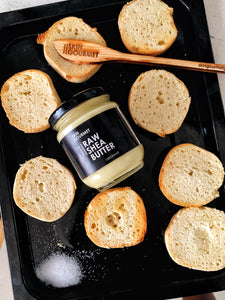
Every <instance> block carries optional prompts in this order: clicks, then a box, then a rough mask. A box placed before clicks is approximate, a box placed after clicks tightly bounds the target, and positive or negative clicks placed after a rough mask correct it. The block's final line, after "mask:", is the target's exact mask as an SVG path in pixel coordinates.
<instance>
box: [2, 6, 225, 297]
mask: <svg viewBox="0 0 225 300" xmlns="http://www.w3.org/2000/svg"><path fill="white" fill-rule="evenodd" d="M165 2H167V3H168V4H169V5H170V6H172V7H174V19H175V23H176V26H177V28H178V37H177V39H176V41H175V43H174V44H173V46H172V47H171V48H170V49H169V50H168V51H167V52H166V53H164V56H166V57H174V58H181V59H189V60H198V61H207V62H212V61H213V57H212V53H211V45H210V41H209V35H208V29H207V23H206V18H205V13H204V6H203V3H202V1H196V0H186V1H182V0H176V1H175V0H174V1H169V0H168V1H165ZM124 3H125V1H123V2H118V1H104V0H101V1H68V2H62V3H57V4H53V5H47V6H41V7H35V8H30V9H26V10H21V11H15V12H10V13H5V14H1V16H0V40H1V45H0V63H1V68H0V85H2V84H3V82H4V81H5V80H6V79H8V78H9V77H10V76H12V75H13V74H14V73H16V72H19V71H22V70H25V69H30V68H32V69H40V70H42V71H44V72H46V73H48V74H49V75H50V76H51V78H52V80H53V83H54V85H55V88H56V90H57V91H58V93H59V96H60V97H61V99H62V100H66V99H68V98H69V97H70V96H71V95H73V94H74V93H76V92H78V91H80V90H82V89H84V88H87V87H94V86H99V85H101V86H103V87H104V89H105V90H106V91H107V92H108V93H109V94H110V95H111V99H112V100H114V101H116V102H118V103H119V105H120V108H121V110H122V111H123V112H124V114H125V115H126V117H127V118H128V120H129V122H130V124H131V126H132V127H133V129H134V131H135V132H136V134H137V136H138V137H139V139H140V141H141V142H142V143H143V144H144V148H145V160H144V161H145V166H144V168H143V169H142V170H140V171H139V172H137V173H136V174H135V175H133V176H132V177H130V178H129V179H127V180H125V181H124V182H122V183H120V184H119V186H131V187H132V188H133V189H134V190H135V191H136V192H137V193H139V195H140V196H141V197H142V198H143V200H144V203H145V206H146V210H147V217H148V230H147V234H146V237H145V240H144V241H143V242H142V243H141V244H139V245H137V246H135V247H130V248H124V249H113V250H108V249H100V248H98V247H96V246H95V245H94V244H92V242H91V241H90V240H89V239H88V238H87V237H86V234H85V230H84V225H83V216H84V211H85V209H86V206H87V205H88V203H89V202H90V200H91V199H92V198H93V196H94V195H96V193H97V191H95V190H93V189H90V188H88V187H86V186H85V185H84V184H82V182H81V181H80V180H79V178H78V176H77V175H76V173H75V171H74V170H73V168H72V166H71V164H70V162H69V161H68V159H67V157H66V155H65V154H64V152H63V150H62V149H61V147H60V145H58V143H57V141H56V138H55V135H56V133H55V132H53V130H51V129H49V130H47V131H45V132H42V133H38V134H25V133H23V132H21V131H19V130H17V129H16V128H14V127H12V126H10V125H9V123H8V120H7V118H6V116H5V112H4V111H3V109H2V108H0V126H1V128H0V129H1V145H2V149H1V150H2V151H1V159H0V168H1V175H0V176H1V177H0V179H1V180H0V201H1V208H2V214H3V221H4V227H5V236H6V241H7V248H8V253H9V260H10V267H11V273H12V282H13V289H14V294H15V299H31V298H32V297H35V298H37V299H84V298H85V299H86V298H93V299H94V298H95V297H96V298H98V299H99V298H101V297H103V298H104V299H106V298H110V297H111V298H112V299H115V298H116V299H119V297H121V298H123V297H125V296H130V297H131V296H133V295H135V294H136V293H137V295H138V296H139V297H142V296H143V295H146V292H147V293H148V295H149V297H148V298H149V299H153V298H152V297H153V295H154V299H157V298H170V297H177V296H181V295H186V294H197V293H205V292H209V291H213V290H220V289H224V288H225V274H224V270H222V271H218V272H210V273H207V272H201V271H194V270H189V269H186V268H182V267H180V266H178V265H177V264H175V263H174V262H173V261H172V260H171V259H170V257H169V255H168V253H167V251H166V248H165V245H164V240H163V234H164V230H165V228H166V226H167V224H168V223H169V220H170V218H171V217H172V216H173V214H174V213H175V212H176V211H178V210H179V209H180V207H178V206H176V205H173V204H172V203H170V202H169V201H168V200H167V199H166V198H165V197H164V196H163V195H162V193H161V192H160V190H159V187H158V174H159V170H160V167H161V164H162V161H163V159H164V157H165V155H166V154H167V153H168V151H169V150H170V149H171V148H172V147H173V146H175V145H177V144H180V143H183V142H190V143H193V144H196V145H198V146H200V147H203V148H205V149H207V150H209V151H212V152H213V153H215V154H216V155H218V157H219V158H220V159H221V160H222V162H223V164H224V165H225V138H224V133H225V127H224V112H223V106H222V101H221V97H220V92H219V87H218V81H217V76H216V75H213V74H203V73H199V72H192V71H182V70H175V69H167V70H169V71H171V72H172V73H174V74H175V75H176V76H178V77H179V78H180V79H181V80H183V81H184V83H185V84H186V85H187V87H188V89H189V91H190V95H191V97H192V103H191V107H190V110H189V113H188V115H187V117H186V119H185V121H184V123H183V125H182V127H181V128H180V129H179V130H178V131H177V132H176V133H175V134H172V135H169V136H167V137H165V138H160V137H157V136H156V135H154V134H151V133H148V132H146V131H144V130H142V129H141V128H139V127H137V126H136V125H135V124H134V122H133V121H132V119H131V117H130V116H129V113H128V109H127V98H128V93H129V90H130V87H131V85H132V84H133V82H134V81H135V79H136V78H137V76H138V75H139V74H140V73H142V72H144V71H146V70H149V69H150V68H149V67H147V66H137V65H126V64H110V65H104V66H103V67H102V68H101V69H100V71H98V73H97V74H95V75H94V76H93V77H92V78H91V79H90V80H88V81H87V82H85V83H82V84H73V83H68V82H66V81H65V80H64V79H62V78H61V77H60V76H59V75H58V74H57V73H56V72H55V71H54V70H53V69H52V68H51V67H50V66H49V65H48V64H47V62H46V61H45V59H44V56H43V49H42V46H41V45H37V44H36V38H37V34H38V33H41V32H44V31H45V30H46V29H48V28H49V26H50V25H51V24H52V23H53V22H55V21H57V20H59V19H61V18H63V17H66V16H70V15H73V16H77V17H81V18H83V19H84V21H85V22H86V23H88V24H90V25H91V26H92V27H94V26H96V27H97V28H98V31H99V32H100V33H101V34H102V36H103V37H104V38H105V40H106V42H107V44H108V46H109V47H112V48H115V49H118V50H121V51H125V52H126V49H125V47H124V46H123V44H122V42H121V39H120V35H119V31H118V27H117V17H118V14H119V11H120V10H121V8H122V6H123V5H124ZM38 155H44V156H48V157H53V158H56V159H57V160H58V161H59V162H61V163H62V164H64V165H66V166H67V167H69V169H70V170H71V171H73V173H74V175H75V178H76V181H77V186H78V189H77V193H76V197H75V201H74V204H73V206H72V208H71V209H70V211H69V212H68V213H67V214H66V215H65V216H64V217H63V218H62V219H60V220H58V221H57V222H54V223H45V222H41V221H38V220H36V219H33V218H31V217H29V216H26V215H25V214H24V213H23V212H22V211H21V210H20V209H18V208H17V207H16V206H15V204H14V201H13V198H12V188H13V182H14V177H15V174H16V172H17V170H18V168H19V166H20V164H21V163H23V162H24V161H26V160H28V159H30V158H32V157H36V156H38ZM220 193H221V196H220V197H219V198H218V199H216V200H214V201H213V202H212V203H211V204H210V205H209V206H212V207H216V208H218V209H222V210H225V204H224V200H225V199H224V190H223V187H222V188H221V191H220ZM59 243H60V244H61V245H62V246H63V247H60V246H59ZM57 251H61V252H63V253H67V254H70V255H75V256H76V257H77V258H78V259H79V261H80V263H81V265H82V268H83V270H84V271H85V277H84V279H83V280H82V282H81V283H80V284H79V285H77V286H72V287H68V288H63V289H56V288H53V287H51V286H46V285H45V284H44V283H42V282H41V281H40V280H39V279H38V278H37V277H36V275H35V272H34V269H35V268H36V266H37V265H38V264H39V263H40V262H42V261H43V260H44V259H45V258H46V257H47V256H48V255H50V254H51V253H55V252H57Z"/></svg>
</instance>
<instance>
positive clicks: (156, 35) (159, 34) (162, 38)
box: [118, 0, 177, 55]
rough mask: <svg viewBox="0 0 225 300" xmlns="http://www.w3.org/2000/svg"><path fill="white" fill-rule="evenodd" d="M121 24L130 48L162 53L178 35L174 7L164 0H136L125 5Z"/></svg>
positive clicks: (154, 53) (120, 26) (121, 31)
mask: <svg viewBox="0 0 225 300" xmlns="http://www.w3.org/2000/svg"><path fill="white" fill-rule="evenodd" d="M118 26H119V31H120V35H121V38H122V41H123V43H124V45H125V46H126V47H127V49H128V50H129V51H130V52H133V53H140V54H149V55H159V54H161V53H163V52H164V51H166V50H167V49H168V48H169V47H170V46H171V45H172V44H173V42H174V41H175V39H176V37H177V28H176V26H175V24H174V20H173V8H170V7H169V6H168V5H167V4H166V3H164V2H163V1H161V0H133V1H130V2H128V3H127V4H126V5H124V7H123V8H122V10H121V12H120V14H119V19H118Z"/></svg>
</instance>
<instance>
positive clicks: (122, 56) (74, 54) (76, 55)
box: [54, 39, 225, 73]
mask: <svg viewBox="0 0 225 300" xmlns="http://www.w3.org/2000/svg"><path fill="white" fill-rule="evenodd" d="M54 46H55V49H56V51H57V52H58V53H59V55H61V56H62V57H63V58H65V59H66V60H69V61H71V62H74V63H78V64H102V63H112V62H120V63H132V64H144V65H150V66H160V67H173V68H180V69H186V70H194V71H203V72H211V73H225V65H223V64H213V63H205V62H196V61H189V60H181V59H172V58H164V57H154V56H148V55H138V54H129V53H123V52H120V51H117V50H114V49H111V48H108V47H105V46H102V45H99V44H96V43H92V42H89V41H82V40H75V39H60V40H55V41H54Z"/></svg>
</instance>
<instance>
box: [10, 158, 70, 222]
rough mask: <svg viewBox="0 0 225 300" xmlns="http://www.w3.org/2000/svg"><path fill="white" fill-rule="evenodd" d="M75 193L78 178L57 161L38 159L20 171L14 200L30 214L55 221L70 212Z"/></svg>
mask: <svg viewBox="0 0 225 300" xmlns="http://www.w3.org/2000/svg"><path fill="white" fill-rule="evenodd" d="M75 191H76V182H75V179H74V176H73V174H72V173H71V172H70V171H69V170H68V169H67V168H66V167H64V166H63V165H62V164H60V163H59V162H58V161H57V160H55V159H53V158H48V157H43V156H38V157H35V158H32V159H30V160H28V161H26V162H25V163H24V164H22V165H21V167H20V168H19V170H18V171H17V174H16V177H15V181H14V187H13V197H14V200H15V203H16V205H17V206H18V207H19V208H20V209H22V210H23V211H24V212H25V213H26V214H28V215H30V216H31V217H34V218H36V219H39V220H42V221H46V222H53V221H56V220H58V219H59V218H61V217H62V216H63V215H65V213H66V212H67V211H68V210H69V209H70V207H71V205H72V203H73V200H74V196H75Z"/></svg>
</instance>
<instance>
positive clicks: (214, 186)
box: [159, 143, 224, 207]
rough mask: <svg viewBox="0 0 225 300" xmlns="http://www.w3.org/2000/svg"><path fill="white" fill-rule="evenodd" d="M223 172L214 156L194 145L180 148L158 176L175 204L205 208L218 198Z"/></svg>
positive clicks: (160, 184)
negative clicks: (204, 206) (203, 206)
mask: <svg viewBox="0 0 225 300" xmlns="http://www.w3.org/2000/svg"><path fill="white" fill-rule="evenodd" d="M223 180H224V168H223V165H222V163H221V161H220V160H219V158H218V157H217V156H216V155H214V154H213V153H211V152H209V151H206V150H205V149H203V148H200V147H197V146H195V145H193V144H189V143H186V144H180V145H178V146H175V147H174V148H172V149H171V150H170V152H169V153H168V154H167V156H166V158H165V160H164V162H163V164H162V167H161V170H160V174H159V187H160V189H161V191H162V193H163V194H164V196H165V197H166V198H167V199H168V200H170V201H171V202H173V203H174V204H177V205H181V206H185V207H190V206H202V205H205V204H207V203H209V202H210V201H212V200H214V199H215V198H217V197H219V191H218V189H219V188H220V187H221V185H222V183H223Z"/></svg>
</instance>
